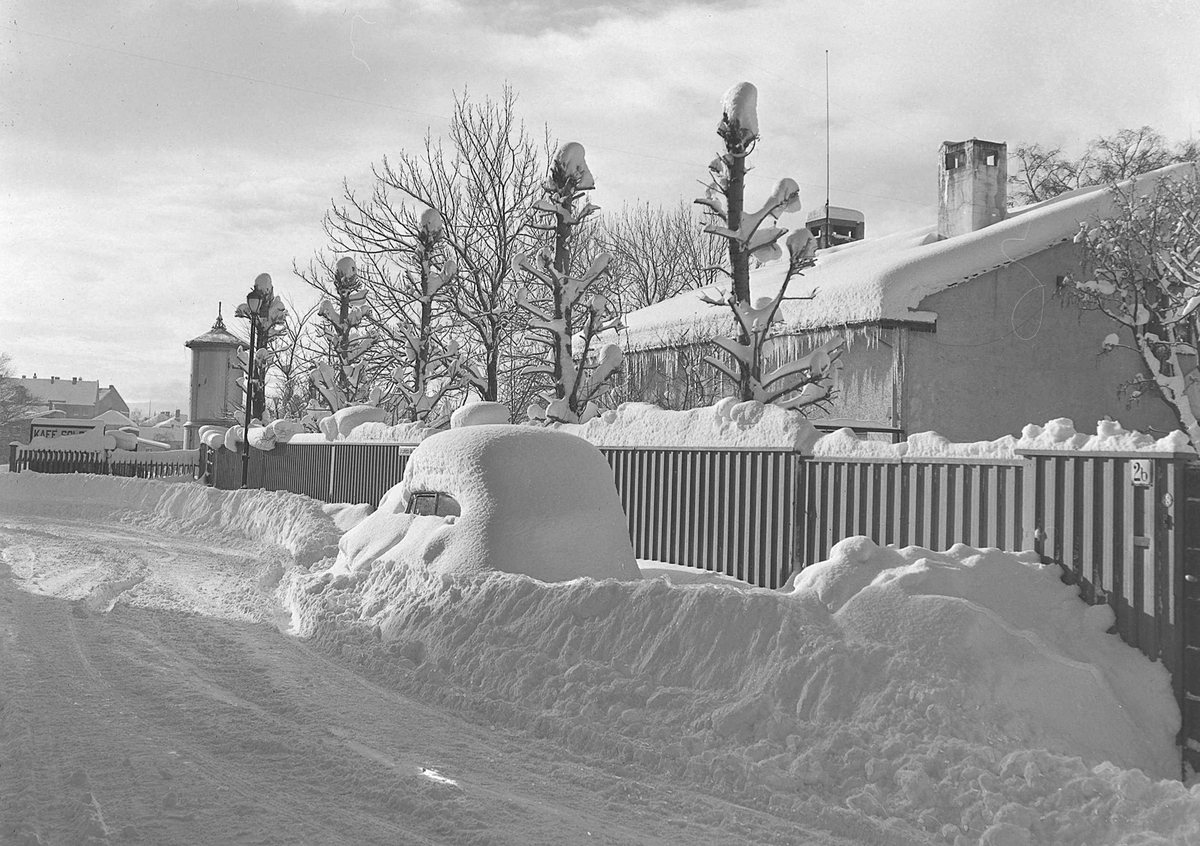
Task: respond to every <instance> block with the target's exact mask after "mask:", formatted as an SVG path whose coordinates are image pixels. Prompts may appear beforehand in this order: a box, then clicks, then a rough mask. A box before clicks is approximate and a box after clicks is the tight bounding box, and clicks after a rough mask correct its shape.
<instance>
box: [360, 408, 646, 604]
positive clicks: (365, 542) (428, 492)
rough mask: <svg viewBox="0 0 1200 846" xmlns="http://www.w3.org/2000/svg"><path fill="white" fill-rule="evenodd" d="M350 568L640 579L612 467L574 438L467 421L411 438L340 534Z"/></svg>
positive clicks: (554, 578)
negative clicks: (364, 510)
mask: <svg viewBox="0 0 1200 846" xmlns="http://www.w3.org/2000/svg"><path fill="white" fill-rule="evenodd" d="M342 551H343V553H345V554H346V555H347V556H348V558H349V562H348V563H350V566H351V568H357V567H360V566H369V565H370V564H371V563H372V562H380V561H384V562H386V561H395V562H399V563H406V564H409V565H411V566H416V567H428V568H431V569H434V570H436V571H438V572H443V573H470V572H482V571H487V570H500V571H504V572H509V573H523V574H525V575H528V576H533V577H534V578H537V579H541V580H543V581H565V580H568V579H575V578H579V577H582V576H590V577H592V578H598V579H605V578H616V579H638V578H640V577H641V573H640V571H639V569H638V566H637V562H636V561H635V559H634V555H633V547H632V545H631V543H630V540H629V529H628V526H627V524H626V521H625V514H624V512H623V511H622V508H621V502H620V498H619V497H618V495H617V491H616V487H615V486H614V484H613V476H612V470H611V468H610V467H609V465H608V462H607V461H605V459H604V456H603V455H601V454H600V451H599V450H598V449H597V448H596V447H595V446H593V445H592V444H590V443H588V442H587V441H585V440H583V439H582V438H579V437H576V436H575V435H569V434H566V433H564V432H558V431H554V430H551V429H542V428H537V427H531V426H516V425H511V424H499V423H491V424H483V425H467V426H461V427H459V428H451V429H449V430H448V431H445V432H439V433H438V434H436V435H432V436H430V437H428V438H426V439H425V440H424V441H422V442H421V444H420V445H419V446H417V448H416V449H415V450H413V453H412V456H411V457H410V458H409V461H408V466H407V467H406V469H405V472H404V480H403V482H401V483H400V484H399V485H397V486H396V487H394V488H392V489H391V490H390V491H389V492H388V493H387V494H386V495H385V496H384V498H383V500H382V501H381V502H380V504H379V508H378V509H377V510H376V512H375V513H374V514H372V515H371V516H370V517H368V518H366V519H365V520H364V521H363V522H362V523H360V524H359V525H358V526H356V527H355V528H354V529H352V530H351V531H350V532H348V533H347V534H346V536H345V537H344V538H343V543H342Z"/></svg>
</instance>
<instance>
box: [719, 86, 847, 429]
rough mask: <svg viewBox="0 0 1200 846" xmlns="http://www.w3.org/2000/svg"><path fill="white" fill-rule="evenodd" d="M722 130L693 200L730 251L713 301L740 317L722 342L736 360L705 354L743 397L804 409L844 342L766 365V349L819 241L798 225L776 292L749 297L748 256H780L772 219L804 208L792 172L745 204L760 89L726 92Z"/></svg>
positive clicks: (818, 394) (829, 379) (780, 232)
mask: <svg viewBox="0 0 1200 846" xmlns="http://www.w3.org/2000/svg"><path fill="white" fill-rule="evenodd" d="M717 134H718V135H719V136H720V138H721V140H722V141H723V142H724V146H725V149H724V150H723V151H722V152H721V153H720V154H719V155H718V156H717V158H715V159H713V161H712V162H711V163H710V164H709V166H708V169H709V173H710V175H711V177H712V179H711V182H710V183H709V184H708V186H707V190H706V192H705V195H704V197H702V198H700V199H698V200H696V203H697V204H698V205H701V206H703V207H704V208H705V209H706V210H707V212H708V214H709V216H710V217H711V218H712V223H711V224H710V225H709V226H707V227H706V228H705V231H706V232H708V233H709V234H710V235H713V236H715V237H717V238H721V239H724V241H725V243H726V245H727V248H728V251H729V267H730V276H731V282H730V290H729V295H728V297H727V298H726V299H723V300H722V299H714V298H709V299H708V300H707V302H709V303H711V304H713V305H727V306H728V307H729V308H730V309H731V310H732V311H733V316H734V319H735V321H736V323H737V327H738V333H737V337H736V338H720V339H718V340H717V341H716V343H717V346H718V347H720V348H721V349H722V350H724V351H725V353H727V354H728V356H729V357H730V359H731V361H725V360H722V359H720V358H717V357H713V356H710V357H708V358H706V359H705V361H707V362H708V363H709V364H711V365H712V366H713V367H715V368H717V369H718V370H719V371H720V372H721V373H723V374H724V375H725V376H726V377H727V378H728V379H729V380H730V381H731V382H733V384H734V385H736V389H737V392H738V396H739V397H740V398H741V399H742V400H758V401H760V402H769V403H775V404H778V405H782V406H784V407H787V408H794V409H799V408H803V407H805V406H809V405H813V404H816V403H820V402H824V401H826V400H828V399H829V398H830V396H831V394H832V390H833V374H834V367H835V365H836V362H837V359H838V356H839V355H840V353H841V350H842V343H841V341H840V339H839V340H835V341H833V342H831V343H828V344H825V345H823V346H822V347H821V348H819V349H817V350H814V351H813V352H812V353H811V354H810V355H807V356H804V357H803V358H801V359H798V360H796V361H793V362H789V363H786V364H784V365H782V366H780V367H777V368H775V369H774V370H772V371H770V372H768V373H764V372H763V362H764V358H765V356H764V352H765V348H766V346H767V344H768V342H769V341H770V339H771V335H772V328H773V325H774V324H775V323H776V322H777V320H778V313H779V306H780V304H781V303H782V302H783V300H784V298H785V295H786V292H787V287H788V285H789V284H790V282H791V281H792V279H793V278H795V277H796V276H799V275H800V274H801V273H802V272H803V270H804V268H806V267H811V266H812V265H813V264H814V254H815V252H816V243H815V241H814V240H813V238H812V235H811V234H810V233H809V232H808V230H807V229H803V228H801V229H798V230H796V231H795V232H793V233H792V234H791V235H790V236H789V237H788V238H787V241H786V245H787V253H788V269H787V274H786V276H785V278H784V281H783V284H782V285H780V287H779V290H778V291H777V292H776V293H775V295H774V296H771V297H761V298H759V299H758V300H756V301H754V302H751V299H750V261H751V259H753V260H754V261H755V262H757V263H758V264H764V263H766V262H769V261H774V260H776V259H779V258H781V257H782V255H783V249H782V248H781V247H780V246H779V241H780V239H782V238H783V236H784V235H785V234H787V230H786V229H781V228H778V227H776V226H775V225H773V224H774V222H775V221H776V220H777V218H778V217H779V215H781V214H783V213H784V212H794V211H799V210H800V187H799V185H797V184H796V181H795V180H793V179H781V180H779V182H777V183H776V185H775V188H774V190H773V191H772V192H771V195H770V196H769V197H768V198H767V200H766V201H765V202H764V203H763V204H762V206H761V207H760V208H758V209H757V210H756V211H752V212H747V211H746V209H745V187H746V172H747V170H748V167H747V164H746V159H747V157H748V156H749V155H750V153H751V152H752V151H753V149H754V147H755V145H756V144H757V142H758V139H759V129H758V91H757V89H756V88H755V87H754V86H753V85H751V84H750V83H748V82H740V83H738V84H737V85H735V86H733V87H732V88H730V89H729V91H727V92H726V93H725V97H724V99H723V101H722V115H721V120H720V122H719V123H718V124H717Z"/></svg>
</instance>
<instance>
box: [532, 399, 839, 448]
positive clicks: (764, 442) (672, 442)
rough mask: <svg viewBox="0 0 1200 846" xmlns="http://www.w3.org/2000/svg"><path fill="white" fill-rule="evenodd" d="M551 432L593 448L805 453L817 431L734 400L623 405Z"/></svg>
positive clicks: (775, 410)
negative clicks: (686, 406)
mask: <svg viewBox="0 0 1200 846" xmlns="http://www.w3.org/2000/svg"><path fill="white" fill-rule="evenodd" d="M551 428H555V429H559V430H561V431H563V432H569V433H571V434H573V435H578V436H579V437H581V438H584V439H585V440H588V441H591V442H592V443H593V444H596V445H597V446H612V447H620V446H646V447H672V446H674V447H715V448H720V449H746V448H753V449H773V448H774V449H797V450H803V451H807V450H809V449H810V448H811V447H812V445H813V443H814V442H815V441H816V440H817V437H818V436H819V435H820V433H819V432H818V431H817V430H816V428H814V427H813V425H812V424H811V423H809V422H808V421H807V420H805V419H804V418H803V417H801V416H800V415H799V414H797V413H795V412H790V411H785V410H784V409H781V408H779V407H777V406H773V405H764V404H763V403H761V402H754V401H749V402H739V401H737V400H735V399H732V398H726V399H723V400H720V401H719V402H717V403H716V404H715V405H711V406H706V407H704V408H693V409H691V410H689V411H667V410H666V409H662V408H659V407H658V406H656V405H651V404H649V403H644V402H626V403H622V404H621V405H620V406H618V407H617V409H616V410H615V411H605V412H604V413H603V414H601V415H600V416H599V417H596V418H594V419H592V420H589V421H588V422H587V423H582V424H569V423H561V424H554V425H553V426H552V427H551Z"/></svg>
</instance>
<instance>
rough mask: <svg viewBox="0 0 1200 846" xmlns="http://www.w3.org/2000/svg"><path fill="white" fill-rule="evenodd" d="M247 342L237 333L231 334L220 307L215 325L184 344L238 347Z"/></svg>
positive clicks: (194, 346)
mask: <svg viewBox="0 0 1200 846" xmlns="http://www.w3.org/2000/svg"><path fill="white" fill-rule="evenodd" d="M243 343H245V342H244V341H243V340H242V339H241V338H239V337H238V336H237V335H234V334H231V333H230V332H229V330H228V329H226V328H225V321H224V320H223V319H222V318H221V312H220V307H218V310H217V320H216V322H215V323H213V327H212V328H211V329H209V330H208V331H207V332H205V333H204V334H203V335H201V336H200V337H198V338H192V340H190V341H187V342H186V343H185V344H184V346H185V347H189V348H191V349H194V348H196V347H237V346H241V345H242V344H243Z"/></svg>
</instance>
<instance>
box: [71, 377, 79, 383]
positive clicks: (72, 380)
mask: <svg viewBox="0 0 1200 846" xmlns="http://www.w3.org/2000/svg"><path fill="white" fill-rule="evenodd" d="M71 384H72V385H78V384H79V377H78V376H72V377H71Z"/></svg>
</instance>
